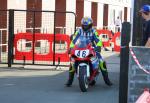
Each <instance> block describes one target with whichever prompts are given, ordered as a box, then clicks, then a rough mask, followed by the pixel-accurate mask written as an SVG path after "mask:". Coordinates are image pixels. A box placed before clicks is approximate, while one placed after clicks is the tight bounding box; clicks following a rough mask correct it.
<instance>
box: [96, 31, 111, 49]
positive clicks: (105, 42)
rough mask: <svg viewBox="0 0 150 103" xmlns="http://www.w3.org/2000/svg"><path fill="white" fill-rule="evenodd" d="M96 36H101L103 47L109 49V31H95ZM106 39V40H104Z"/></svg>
mask: <svg viewBox="0 0 150 103" xmlns="http://www.w3.org/2000/svg"><path fill="white" fill-rule="evenodd" d="M97 32H98V35H99V36H102V42H103V46H104V47H110V38H112V33H111V31H109V30H97ZM104 34H105V35H107V38H103V35H104ZM104 39H107V40H104Z"/></svg>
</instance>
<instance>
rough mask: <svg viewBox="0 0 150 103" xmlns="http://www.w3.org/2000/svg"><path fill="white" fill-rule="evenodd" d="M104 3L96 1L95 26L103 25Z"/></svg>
mask: <svg viewBox="0 0 150 103" xmlns="http://www.w3.org/2000/svg"><path fill="white" fill-rule="evenodd" d="M103 6H104V4H101V3H98V11H97V12H98V13H97V28H100V29H101V28H102V27H103V9H104V7H103Z"/></svg>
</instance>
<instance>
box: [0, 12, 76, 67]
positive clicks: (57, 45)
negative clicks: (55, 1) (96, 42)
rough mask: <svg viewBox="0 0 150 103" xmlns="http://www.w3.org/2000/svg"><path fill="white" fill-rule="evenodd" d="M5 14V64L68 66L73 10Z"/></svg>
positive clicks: (73, 20)
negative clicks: (6, 23)
mask: <svg viewBox="0 0 150 103" xmlns="http://www.w3.org/2000/svg"><path fill="white" fill-rule="evenodd" d="M8 14H9V16H8V21H9V22H8V27H9V33H8V34H9V36H8V35H7V37H9V38H8V61H7V63H8V66H9V67H11V65H12V64H29V65H49V66H51V65H52V66H56V65H61V66H68V65H69V55H68V48H69V44H70V35H71V34H73V33H74V32H75V28H76V27H75V24H76V21H75V20H76V16H75V14H74V13H73V12H58V11H31V10H9V13H8ZM1 45H3V44H2V43H1ZM0 50H1V49H0ZM1 63H2V62H1Z"/></svg>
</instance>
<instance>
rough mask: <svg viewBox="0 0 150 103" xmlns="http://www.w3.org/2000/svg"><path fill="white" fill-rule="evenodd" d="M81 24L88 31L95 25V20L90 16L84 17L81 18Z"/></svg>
mask: <svg viewBox="0 0 150 103" xmlns="http://www.w3.org/2000/svg"><path fill="white" fill-rule="evenodd" d="M81 25H82V29H83V30H84V31H88V30H89V29H91V28H92V25H93V20H92V18H90V17H84V18H82V20H81Z"/></svg>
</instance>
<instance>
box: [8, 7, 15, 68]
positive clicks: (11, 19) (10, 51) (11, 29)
mask: <svg viewBox="0 0 150 103" xmlns="http://www.w3.org/2000/svg"><path fill="white" fill-rule="evenodd" d="M8 35H9V36H8V37H9V38H8V67H11V65H12V63H13V43H14V10H13V9H9V22H8Z"/></svg>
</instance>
